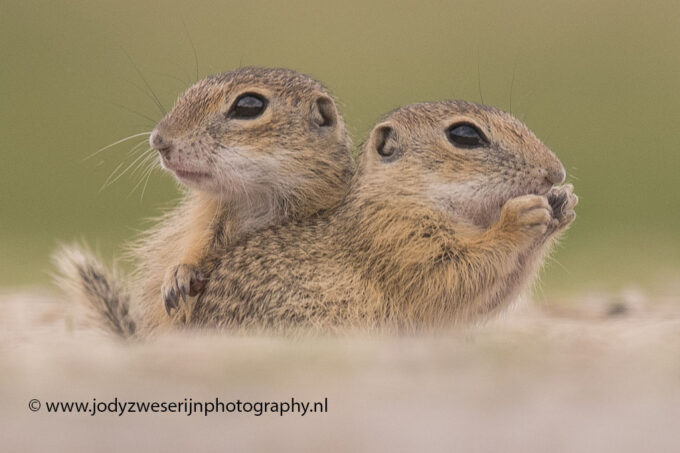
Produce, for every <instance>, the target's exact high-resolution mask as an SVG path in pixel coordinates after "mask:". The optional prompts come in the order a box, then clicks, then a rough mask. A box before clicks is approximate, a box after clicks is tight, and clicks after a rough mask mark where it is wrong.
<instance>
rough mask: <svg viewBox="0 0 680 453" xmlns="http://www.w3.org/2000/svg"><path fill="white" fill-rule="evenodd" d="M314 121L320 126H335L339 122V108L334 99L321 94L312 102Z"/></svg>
mask: <svg viewBox="0 0 680 453" xmlns="http://www.w3.org/2000/svg"><path fill="white" fill-rule="evenodd" d="M312 121H313V122H314V124H316V125H317V126H319V127H333V126H335V125H336V124H337V122H338V110H337V108H336V107H335V102H333V99H331V98H329V97H328V96H325V95H320V96H319V97H317V98H316V100H315V101H314V103H313V104H312Z"/></svg>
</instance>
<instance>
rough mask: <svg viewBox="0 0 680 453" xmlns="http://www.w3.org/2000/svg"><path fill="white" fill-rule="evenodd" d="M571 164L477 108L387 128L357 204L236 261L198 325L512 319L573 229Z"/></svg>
mask: <svg viewBox="0 0 680 453" xmlns="http://www.w3.org/2000/svg"><path fill="white" fill-rule="evenodd" d="M564 179H565V170H564V167H563V166H562V164H561V163H560V161H559V160H558V158H557V157H556V156H555V155H554V154H553V152H552V151H550V150H549V149H548V148H547V147H546V146H545V145H544V144H543V143H541V141H540V140H539V139H538V138H536V136H535V135H534V134H533V133H532V132H531V131H530V130H529V129H528V128H527V127H526V126H525V125H524V124H522V123H521V122H520V121H518V120H517V119H515V118H514V117H512V116H511V115H509V114H507V113H505V112H503V111H500V110H497V109H495V108H492V107H487V106H484V105H478V104H473V103H469V102H463V101H447V102H435V103H421V104H414V105H410V106H407V107H403V108H400V109H397V110H395V111H394V112H392V113H391V114H389V115H388V116H387V117H386V118H385V119H384V121H382V122H381V123H380V124H378V125H377V126H375V127H374V129H373V130H372V132H371V133H370V136H369V138H368V140H367V141H366V142H365V144H364V146H363V150H362V155H361V160H360V163H359V166H358V169H357V172H356V174H355V176H354V178H353V180H352V183H351V188H350V190H349V192H348V194H347V196H346V197H345V199H344V200H343V201H342V202H341V203H340V204H339V205H338V206H337V207H336V208H334V209H333V210H330V211H328V212H326V213H325V214H324V215H323V216H319V217H316V218H313V219H306V220H302V221H297V222H291V223H288V224H285V225H279V226H276V227H272V228H268V229H266V230H264V231H261V232H259V233H258V234H257V235H253V236H249V237H247V238H246V239H245V240H243V241H242V242H240V243H239V244H236V245H235V246H232V247H230V248H229V250H226V251H225V252H224V253H223V255H222V256H221V257H219V262H218V263H216V268H215V270H214V271H213V272H212V274H211V276H210V281H209V282H208V284H207V286H206V287H205V289H204V291H203V293H202V294H201V296H199V298H198V300H197V302H196V305H195V307H194V311H193V313H192V318H191V320H190V323H191V324H192V325H194V326H217V327H224V328H231V329H233V328H255V329H258V328H266V329H271V328H273V329H278V328H281V329H286V328H289V327H293V328H295V327H299V328H311V329H333V328H340V327H369V328H370V327H384V326H393V327H395V328H397V329H402V328H406V329H411V328H420V327H423V326H437V325H452V324H455V323H457V322H461V321H466V320H470V319H477V318H479V317H480V316H483V315H486V314H489V313H492V312H495V311H497V310H499V309H500V308H502V307H504V306H506V305H507V304H508V303H509V301H511V300H512V299H513V298H514V297H515V296H516V295H517V294H518V293H519V291H520V290H521V289H522V288H523V287H524V286H526V284H527V282H528V281H529V280H530V279H531V277H532V276H533V275H534V274H535V271H536V269H537V265H538V264H539V263H540V262H541V260H542V258H543V257H544V256H545V253H546V251H547V250H548V248H549V246H550V245H551V243H553V242H554V239H555V238H556V237H557V236H559V234H560V233H562V232H563V231H564V230H565V229H566V228H567V226H568V225H569V224H570V223H571V222H572V221H573V219H574V217H575V214H574V210H573V209H574V206H575V205H576V203H577V201H578V199H577V197H576V196H575V195H574V194H573V192H572V186H571V185H565V186H556V185H558V184H562V183H563V182H564Z"/></svg>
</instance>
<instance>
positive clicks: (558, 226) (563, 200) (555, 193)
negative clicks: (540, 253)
mask: <svg viewBox="0 0 680 453" xmlns="http://www.w3.org/2000/svg"><path fill="white" fill-rule="evenodd" d="M548 202H549V203H550V206H551V207H552V211H553V218H552V220H551V221H550V226H549V228H548V232H549V233H552V232H556V231H562V230H564V229H566V228H567V227H568V226H569V225H570V224H571V223H572V222H573V221H574V219H575V218H576V212H575V211H574V208H575V207H576V205H577V204H578V197H577V196H576V194H574V186H573V185H571V184H565V185H564V186H557V187H553V188H552V189H550V192H548Z"/></svg>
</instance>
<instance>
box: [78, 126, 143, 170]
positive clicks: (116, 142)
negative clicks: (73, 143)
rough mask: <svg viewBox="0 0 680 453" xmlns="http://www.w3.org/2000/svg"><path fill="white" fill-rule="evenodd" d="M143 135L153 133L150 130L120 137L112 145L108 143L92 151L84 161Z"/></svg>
mask: <svg viewBox="0 0 680 453" xmlns="http://www.w3.org/2000/svg"><path fill="white" fill-rule="evenodd" d="M142 135H151V132H150V131H149V132H140V133H139V134H134V135H130V136H129V137H125V138H122V139H120V140H118V141H115V142H113V143H111V144H110V145H106V146H105V147H103V148H99V149H98V150H97V151H95V152H94V153H92V154H90V155H89V156H87V157H85V158H84V159H83V160H82V161H83V162H84V161H86V160H88V159H91V158H93V157H94V156H96V155H97V154H99V153H101V152H102V151H106V150H107V149H109V148H111V147H113V146H116V145H118V144H120V143H123V142H126V141H128V140H130V139H132V138H135V137H141V136H142Z"/></svg>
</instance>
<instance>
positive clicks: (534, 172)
mask: <svg viewBox="0 0 680 453" xmlns="http://www.w3.org/2000/svg"><path fill="white" fill-rule="evenodd" d="M564 179H565V170H564V167H563V165H562V163H561V162H560V161H559V159H558V158H557V156H555V154H554V153H553V152H552V151H551V150H550V149H548V148H547V147H546V146H545V145H544V144H543V143H542V142H541V141H540V140H539V139H538V138H536V136H535V135H534V134H533V133H532V132H531V131H530V130H529V129H528V128H527V127H526V126H525V125H524V124H523V123H522V122H520V121H519V120H517V119H516V118H514V117H513V116H512V115H510V114H508V113H506V112H503V111H501V110H498V109H496V108H493V107H488V106H485V105H480V104H474V103H470V102H464V101H444V102H430V103H419V104H412V105H409V106H405V107H402V108H399V109H397V110H395V111H393V112H391V113H390V114H388V115H387V116H386V117H385V118H384V120H383V121H382V122H381V123H379V124H378V125H376V126H375V127H374V128H373V130H372V131H371V133H370V136H369V138H368V140H367V141H366V142H365V144H364V147H363V152H362V156H361V161H360V163H359V168H358V171H357V176H356V179H355V185H357V186H359V187H361V190H363V191H366V192H367V194H368V196H369V197H370V196H377V193H378V192H382V193H384V192H385V191H387V192H389V193H390V196H391V197H393V198H396V199H398V202H399V203H401V202H403V203H405V204H409V205H411V206H416V205H417V206H421V207H427V208H428V209H429V208H432V209H434V210H436V211H440V212H443V213H445V214H447V215H451V216H454V217H455V218H456V220H459V221H463V222H467V223H469V224H473V225H476V226H478V227H482V228H488V227H489V226H491V225H492V224H493V223H494V222H495V221H497V220H498V218H499V216H500V211H501V208H502V206H503V204H504V203H505V202H506V201H507V200H509V199H510V198H514V197H517V196H520V195H526V194H538V195H543V194H546V193H547V192H548V191H549V190H550V188H551V187H553V185H557V184H561V183H562V182H563V181H564Z"/></svg>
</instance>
